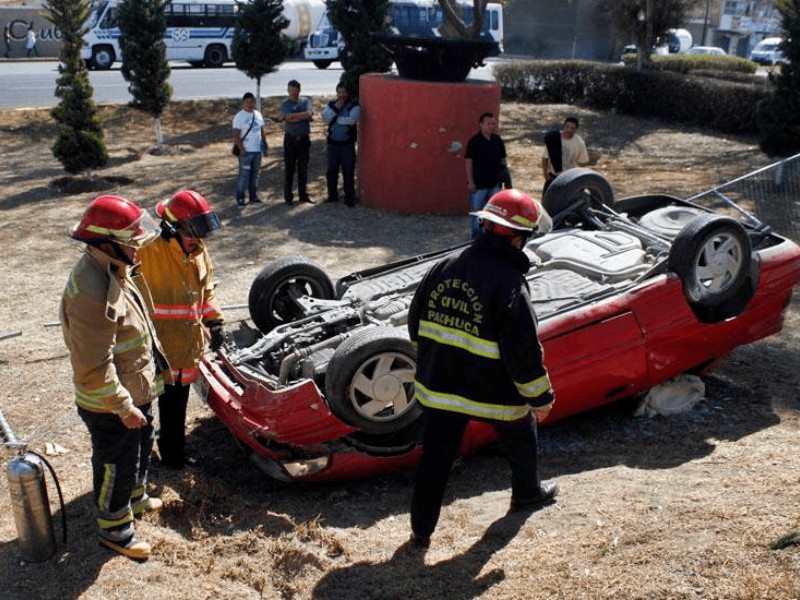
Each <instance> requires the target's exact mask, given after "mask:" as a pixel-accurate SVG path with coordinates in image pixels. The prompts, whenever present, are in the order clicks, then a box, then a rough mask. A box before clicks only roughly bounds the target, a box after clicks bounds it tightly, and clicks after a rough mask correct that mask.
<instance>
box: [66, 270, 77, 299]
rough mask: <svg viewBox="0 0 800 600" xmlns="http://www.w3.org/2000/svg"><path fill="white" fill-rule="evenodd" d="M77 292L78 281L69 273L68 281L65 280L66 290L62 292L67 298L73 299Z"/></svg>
mask: <svg viewBox="0 0 800 600" xmlns="http://www.w3.org/2000/svg"><path fill="white" fill-rule="evenodd" d="M79 292H80V290H79V289H78V281H77V280H76V279H75V275H74V274H73V273H70V275H69V279H67V289H65V290H64V294H66V296H67V298H74V297H75V296H77V295H78V293H79Z"/></svg>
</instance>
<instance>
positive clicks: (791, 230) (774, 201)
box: [689, 154, 800, 242]
mask: <svg viewBox="0 0 800 600" xmlns="http://www.w3.org/2000/svg"><path fill="white" fill-rule="evenodd" d="M689 200H692V201H693V202H697V203H698V204H702V205H703V206H708V207H709V208H713V209H715V210H718V211H721V212H726V213H728V214H730V215H731V216H734V217H738V218H739V219H741V220H749V219H750V217H749V216H748V215H747V214H743V213H742V212H741V211H739V210H737V208H735V207H734V205H735V206H736V207H740V208H742V209H744V210H745V211H747V212H749V213H751V214H752V215H755V217H756V218H757V219H758V220H759V221H761V222H762V223H764V224H766V225H769V226H770V227H772V228H773V229H774V230H775V231H777V232H778V233H780V234H781V235H784V236H786V237H788V238H790V239H792V240H794V241H795V242H800V154H795V155H794V156H791V157H789V158H785V159H783V160H781V161H778V162H776V163H773V164H771V165H768V166H766V167H762V168H761V169H758V170H756V171H753V172H751V173H748V174H747V175H744V176H742V177H738V178H736V179H734V180H732V181H728V182H726V183H723V184H722V185H719V186H717V187H715V188H713V189H710V190H708V191H706V192H703V193H701V194H697V195H696V196H692V197H691V198H689Z"/></svg>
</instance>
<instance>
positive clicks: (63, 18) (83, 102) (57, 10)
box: [43, 0, 108, 175]
mask: <svg viewBox="0 0 800 600" xmlns="http://www.w3.org/2000/svg"><path fill="white" fill-rule="evenodd" d="M43 9H44V12H45V15H46V16H47V18H48V19H49V20H50V22H52V23H53V25H55V26H56V28H58V30H59V31H61V35H62V36H63V39H62V45H61V54H60V56H59V60H60V61H61V64H60V65H59V71H60V75H59V76H58V79H57V80H56V96H57V97H58V98H60V102H59V104H58V106H56V107H55V108H54V109H53V110H52V111H51V112H50V114H51V115H53V118H54V119H55V120H56V122H57V123H58V132H57V134H56V141H55V143H54V144H53V155H54V156H55V157H56V158H57V159H58V160H59V161H60V162H61V164H62V165H64V169H66V171H67V172H68V173H80V172H81V171H83V172H84V174H85V175H89V171H90V169H96V168H99V167H102V166H104V165H105V164H106V162H108V150H107V149H106V145H105V142H104V140H103V126H102V123H101V121H100V117H99V116H98V115H97V106H96V105H95V103H94V100H93V99H92V94H93V90H92V86H91V84H90V83H89V71H88V69H87V68H86V64H85V63H84V62H83V60H81V48H82V47H83V36H84V35H85V34H86V31H87V29H86V27H84V23H85V22H86V20H87V19H88V18H89V15H90V13H91V0H48V1H47V2H46V3H45V4H44V6H43Z"/></svg>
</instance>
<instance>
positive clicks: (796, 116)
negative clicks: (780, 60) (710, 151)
mask: <svg viewBox="0 0 800 600" xmlns="http://www.w3.org/2000/svg"><path fill="white" fill-rule="evenodd" d="M775 8H777V9H778V12H780V14H781V24H782V26H783V31H784V41H783V44H782V45H781V50H783V55H784V57H785V58H786V59H787V60H788V63H787V64H784V65H782V66H781V73H780V75H778V77H777V78H776V80H775V91H774V92H773V93H772V96H770V97H769V98H765V99H764V100H762V101H761V102H760V103H759V105H758V108H757V111H756V120H757V122H758V127H759V129H761V133H762V138H761V142H760V145H761V149H762V150H763V151H764V152H766V153H767V154H769V155H770V156H788V155H790V154H795V153H796V152H800V0H775Z"/></svg>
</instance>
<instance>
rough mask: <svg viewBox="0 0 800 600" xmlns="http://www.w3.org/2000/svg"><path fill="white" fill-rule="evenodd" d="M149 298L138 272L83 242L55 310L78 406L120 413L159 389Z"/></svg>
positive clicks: (155, 394)
mask: <svg viewBox="0 0 800 600" xmlns="http://www.w3.org/2000/svg"><path fill="white" fill-rule="evenodd" d="M149 302H150V298H149V293H148V292H147V286H146V284H145V283H144V281H143V280H142V277H141V275H138V274H135V273H132V271H131V268H130V267H129V266H128V265H125V264H124V263H122V262H121V261H118V260H115V259H113V258H111V257H110V256H108V255H107V254H105V253H104V252H102V251H101V250H99V249H97V248H94V247H92V246H86V248H85V254H84V255H83V256H82V257H81V259H80V260H79V261H78V264H77V265H75V268H74V269H73V270H72V272H71V273H70V275H69V279H68V280H67V285H66V288H65V289H64V294H63V296H62V298H61V307H60V311H59V312H60V319H61V329H62V333H63V335H64V342H65V343H66V345H67V348H68V349H69V354H70V361H71V362H72V370H73V383H74V384H75V402H76V403H77V404H78V405H79V406H81V407H82V408H85V409H86V410H88V411H91V412H110V413H115V414H119V415H124V414H127V413H129V412H130V411H131V409H132V408H133V406H141V405H143V404H147V403H148V402H152V400H153V399H154V398H155V397H156V396H158V395H159V394H160V393H161V392H162V390H163V385H164V381H163V378H162V377H161V375H160V374H158V373H157V372H156V366H155V360H154V348H156V350H155V351H158V350H159V349H160V347H159V346H158V340H156V339H155V336H154V330H153V328H152V323H151V321H150V317H149V315H148V314H147V313H148V310H149Z"/></svg>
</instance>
